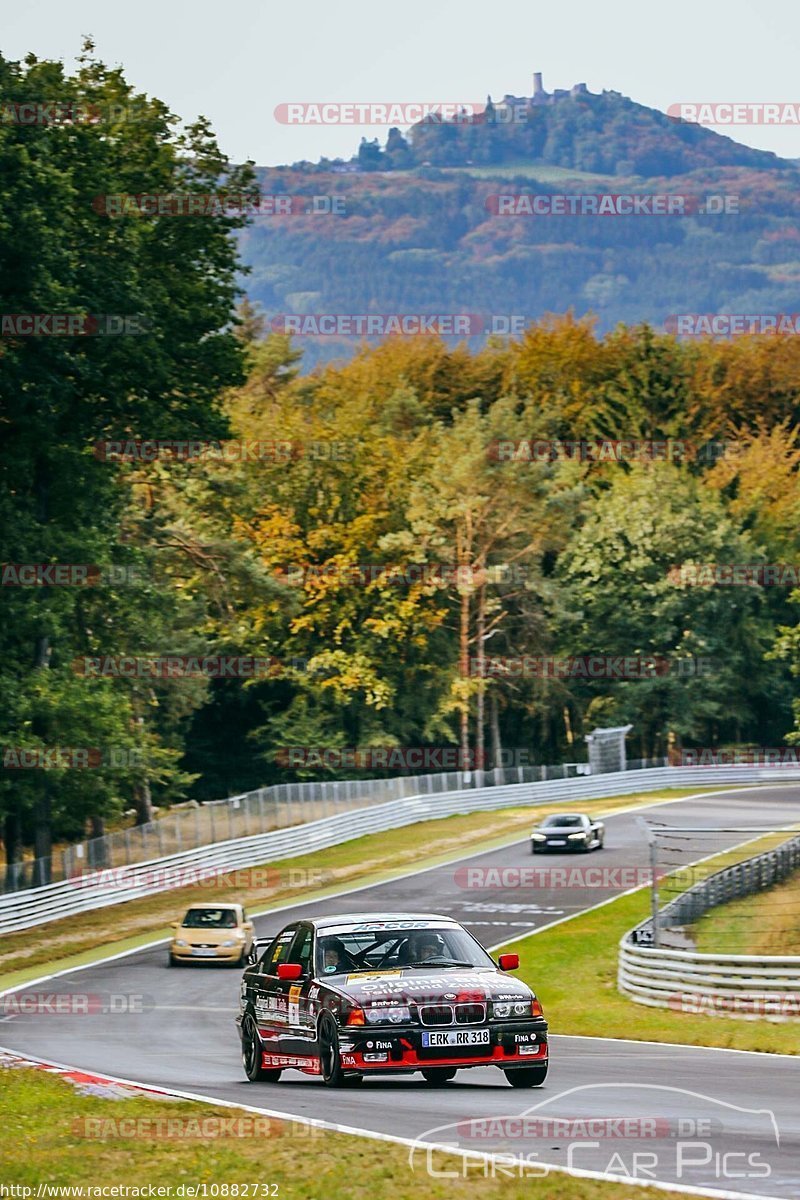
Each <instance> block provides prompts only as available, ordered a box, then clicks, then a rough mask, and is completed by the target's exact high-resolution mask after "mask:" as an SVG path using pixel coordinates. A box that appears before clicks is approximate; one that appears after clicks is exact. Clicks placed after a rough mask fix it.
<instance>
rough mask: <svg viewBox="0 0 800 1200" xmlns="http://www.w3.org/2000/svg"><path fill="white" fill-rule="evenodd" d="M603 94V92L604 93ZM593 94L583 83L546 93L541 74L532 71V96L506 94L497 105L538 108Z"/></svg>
mask: <svg viewBox="0 0 800 1200" xmlns="http://www.w3.org/2000/svg"><path fill="white" fill-rule="evenodd" d="M604 94H605V92H604ZM592 95H596V93H595V92H590V91H589V89H588V87H587V86H586V84H585V83H573V85H572V87H571V88H556V89H555V91H553V92H546V91H545V90H544V85H543V83H542V72H541V71H534V73H533V94H532V95H531V96H512V95H511V94H510V93H507V94H506V95H505V96H503V99H502V100H501V101H500V102H499V103H498V105H497V107H498V108H500V107H502V108H519V107H520V106H522V107H525V108H539V107H540V106H543V105H546V104H557V103H558V101H559V100H565V99H566V98H567V97H568V96H592ZM489 106H492V107H494V106H493V105H492V98H491V96H490V97H489V99H488V104H487V107H489Z"/></svg>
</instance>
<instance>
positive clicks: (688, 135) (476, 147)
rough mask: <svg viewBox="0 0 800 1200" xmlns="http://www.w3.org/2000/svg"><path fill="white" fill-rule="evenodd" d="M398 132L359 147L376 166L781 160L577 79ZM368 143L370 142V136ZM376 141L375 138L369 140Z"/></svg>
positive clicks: (631, 169) (670, 167)
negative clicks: (403, 134) (378, 147)
mask: <svg viewBox="0 0 800 1200" xmlns="http://www.w3.org/2000/svg"><path fill="white" fill-rule="evenodd" d="M398 135H399V131H395V132H394V133H393V134H392V135H391V136H390V138H389V139H388V142H387V146H386V148H385V149H384V150H383V151H382V152H381V154H380V157H378V156H376V155H375V154H374V150H372V151H371V152H366V153H365V152H364V151H362V153H361V156H360V157H361V160H362V165H366V166H367V167H373V166H374V167H375V168H377V169H384V170H386V169H409V168H410V167H413V166H422V165H423V164H424V163H429V164H430V165H432V166H464V165H466V164H468V163H471V164H474V165H476V166H480V165H487V166H488V165H497V166H501V165H503V164H507V163H518V162H520V161H526V162H529V163H541V164H548V165H551V166H558V167H572V168H575V169H577V170H579V171H589V172H598V173H601V174H604V175H624V176H629V175H645V176H647V175H679V174H684V173H686V172H687V171H695V170H698V169H700V168H704V167H768V168H769V167H780V166H781V165H786V166H788V165H789V164H788V163H785V162H784V160H782V159H780V158H778V156H777V155H775V154H772V153H770V152H768V151H766V150H753V149H751V148H750V147H748V146H741V145H739V144H738V143H737V142H734V141H733V140H732V139H731V138H728V137H723V136H721V135H720V134H718V133H715V132H714V131H713V130H710V129H707V128H704V127H703V126H700V125H692V124H689V123H688V122H685V121H681V120H678V119H676V118H674V117H669V116H667V115H666V114H665V113H662V112H658V111H657V110H656V109H652V108H646V107H645V106H644V105H642V104H636V103H635V102H634V101H633V100H629V99H628V98H627V97H626V96H622V95H621V94H620V93H619V92H613V91H604V92H602V93H601V94H599V95H597V94H595V93H592V92H589V91H587V90H586V88H585V85H584V84H576V85H575V87H574V88H572V89H571V90H570V91H569V92H566V91H562V92H555V93H552V94H550V93H547V92H545V91H544V90H540V91H539V92H537V93H536V94H534V95H533V96H530V97H524V96H512V95H507V96H505V97H504V99H503V100H502V101H501V102H500V103H499V104H497V105H495V104H493V103H492V101H491V97H489V98H488V100H487V105H486V108H485V110H484V112H482V113H479V114H477V115H475V116H464V117H460V118H459V119H453V120H449V121H440V120H438V119H435V118H432V119H426V120H424V121H421V122H419V123H418V124H416V125H414V126H413V127H412V128H411V130H410V134H409V137H408V138H407V139H404V140H405V143H406V146H407V150H408V153H407V154H406V153H404V152H403V146H402V142H401V140H400V138H399V136H398ZM367 145H370V144H369V143H367ZM371 145H372V146H373V147H374V141H373V143H372V144H371Z"/></svg>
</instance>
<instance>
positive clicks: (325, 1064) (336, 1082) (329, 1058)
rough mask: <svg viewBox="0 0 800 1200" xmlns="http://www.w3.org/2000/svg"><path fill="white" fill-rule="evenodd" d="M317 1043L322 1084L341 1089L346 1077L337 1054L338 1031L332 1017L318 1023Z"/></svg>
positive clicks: (326, 1017)
mask: <svg viewBox="0 0 800 1200" xmlns="http://www.w3.org/2000/svg"><path fill="white" fill-rule="evenodd" d="M317 1041H318V1045H319V1066H320V1072H321V1074H322V1082H323V1083H324V1084H325V1086H326V1087H331V1088H335V1087H343V1086H344V1084H345V1080H346V1076H345V1073H344V1069H343V1067H342V1056H341V1054H340V1052H339V1030H338V1029H337V1028H336V1023H335V1021H334V1020H333V1018H332V1017H330V1016H327V1015H325V1016H323V1018H322V1020H321V1021H320V1023H319V1031H318V1035H317Z"/></svg>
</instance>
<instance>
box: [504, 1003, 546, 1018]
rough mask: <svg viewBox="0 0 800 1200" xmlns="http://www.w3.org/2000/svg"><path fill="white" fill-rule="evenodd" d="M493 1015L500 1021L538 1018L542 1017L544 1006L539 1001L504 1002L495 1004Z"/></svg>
mask: <svg viewBox="0 0 800 1200" xmlns="http://www.w3.org/2000/svg"><path fill="white" fill-rule="evenodd" d="M492 1013H493V1015H494V1016H495V1017H497V1018H499V1019H500V1020H503V1019H508V1018H509V1017H538V1016H541V1013H542V1006H541V1004H539V1001H538V1000H510V1001H505V1000H503V1001H501V1002H495V1004H494V1005H493V1006H492Z"/></svg>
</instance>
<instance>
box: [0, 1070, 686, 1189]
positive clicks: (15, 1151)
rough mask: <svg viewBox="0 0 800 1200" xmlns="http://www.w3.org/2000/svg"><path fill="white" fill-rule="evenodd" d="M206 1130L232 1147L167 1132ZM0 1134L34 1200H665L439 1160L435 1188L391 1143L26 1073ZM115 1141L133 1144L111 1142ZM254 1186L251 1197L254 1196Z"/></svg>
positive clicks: (10, 1177)
mask: <svg viewBox="0 0 800 1200" xmlns="http://www.w3.org/2000/svg"><path fill="white" fill-rule="evenodd" d="M215 1118H219V1119H220V1120H221V1121H224V1122H227V1123H228V1126H227V1128H228V1129H232V1130H237V1131H239V1133H238V1136H237V1135H236V1134H234V1136H230V1135H229V1136H225V1137H219V1138H209V1137H206V1138H202V1137H201V1136H198V1134H197V1133H196V1132H195V1133H194V1136H193V1137H189V1136H182V1135H181V1134H178V1133H176V1132H175V1131H176V1130H177V1129H179V1128H180V1129H181V1130H185V1131H186V1133H187V1134H188V1132H189V1131H190V1130H192V1129H194V1130H197V1129H198V1128H199V1129H204V1130H208V1129H209V1128H212V1127H213V1126H210V1125H209V1121H211V1122H214V1119H215ZM232 1119H233V1126H231V1121H232ZM239 1121H241V1124H237V1122H239ZM170 1122H171V1123H172V1124H171V1126H170V1124H169V1123H170ZM178 1122H179V1123H180V1124H177V1123H178ZM257 1122H258V1124H257ZM157 1123H159V1124H157ZM0 1125H1V1128H2V1133H0V1179H1V1180H2V1181H3V1183H5V1184H15V1185H17V1187H20V1186H27V1187H30V1188H32V1193H31V1194H32V1195H34V1196H35V1194H36V1189H37V1187H38V1185H40V1184H42V1183H45V1184H46V1183H50V1184H53V1185H56V1186H58V1185H61V1186H69V1185H72V1186H83V1187H89V1186H90V1187H111V1186H114V1185H115V1184H116V1185H119V1184H121V1183H124V1184H128V1185H130V1186H131V1187H134V1186H135V1187H139V1188H142V1187H143V1188H144V1189H145V1191H144V1193H140V1194H144V1195H146V1194H147V1191H146V1189H147V1185H148V1184H151V1185H154V1186H156V1187H159V1186H160V1187H168V1188H170V1189H171V1191H170V1192H169V1193H167V1196H169V1195H172V1196H173V1197H175V1196H179V1195H180V1194H181V1193H179V1192H178V1191H177V1188H178V1187H180V1185H181V1184H183V1185H185V1189H186V1190H185V1191H184V1193H183V1194H184V1195H186V1194H191V1193H188V1189H189V1188H190V1187H191V1186H192V1185H194V1186H197V1185H202V1184H205V1185H206V1188H207V1191H206V1195H211V1194H212V1188H213V1187H214V1185H217V1189H218V1190H217V1191H216V1193H214V1194H216V1195H217V1196H220V1195H227V1196H232V1195H234V1194H235V1193H234V1192H233V1191H232V1190H229V1191H227V1192H223V1190H222V1188H223V1187H224V1185H229V1186H230V1187H231V1188H232V1186H233V1185H239V1191H238V1195H239V1197H242V1196H243V1195H245V1194H246V1195H248V1196H249V1197H250V1198H251V1200H252V1198H253V1197H255V1198H256V1200H265V1198H266V1197H269V1196H277V1197H278V1200H313V1198H315V1197H320V1196H322V1195H324V1196H327V1197H333V1198H334V1200H335V1198H336V1197H347V1200H373V1198H374V1197H376V1196H386V1195H391V1196H392V1200H418V1197H419V1195H420V1189H422V1191H423V1193H424V1195H425V1196H426V1197H428V1198H429V1200H445V1198H446V1200H523V1198H524V1200H620V1198H621V1197H623V1196H624V1197H627V1198H630V1197H636V1198H637V1200H659V1198H663V1196H664V1193H663V1192H660V1191H656V1190H654V1189H652V1188H642V1189H639V1188H636V1189H635V1190H632V1189H630V1188H628V1187H622V1186H621V1185H619V1184H617V1183H613V1182H610V1183H604V1182H599V1181H597V1182H596V1181H594V1180H586V1179H572V1178H570V1177H569V1176H566V1175H563V1174H560V1173H553V1174H551V1175H548V1176H546V1177H545V1178H531V1177H527V1178H523V1179H511V1178H497V1179H491V1178H485V1177H484V1175H483V1167H482V1166H481V1167H479V1165H478V1164H477V1163H474V1164H473V1165H472V1166H471V1167H469V1168H468V1169H467V1171H466V1177H464V1175H463V1174H462V1172H463V1171H464V1167H463V1165H462V1161H461V1160H459V1159H457V1158H455V1157H454V1156H452V1155H445V1154H434V1155H432V1160H433V1167H434V1169H435V1170H436V1171H438V1172H441V1173H444V1172H445V1171H449V1172H455V1173H456V1177H455V1178H453V1177H452V1176H451V1177H449V1178H441V1177H438V1178H437V1177H435V1176H430V1175H428V1174H427V1173H426V1170H425V1163H426V1157H427V1156H426V1155H425V1154H418V1155H417V1156H415V1157H416V1159H418V1161H419V1165H418V1167H417V1169H416V1170H414V1171H412V1170H411V1167H410V1166H409V1151H408V1148H407V1147H404V1146H398V1145H393V1144H392V1143H390V1142H375V1141H368V1140H367V1139H364V1138H359V1137H355V1136H352V1135H348V1134H343V1133H333V1132H329V1131H328V1130H321V1129H319V1128H315V1129H313V1130H309V1128H308V1127H307V1126H304V1125H302V1124H300V1123H299V1122H294V1121H278V1120H275V1119H274V1118H264V1117H257V1116H256V1114H254V1113H247V1112H243V1111H242V1110H240V1109H230V1108H221V1107H217V1106H216V1105H214V1104H198V1103H194V1102H190V1101H174V1100H163V1101H162V1100H159V1099H148V1098H141V1099H140V1098H138V1097H137V1098H135V1099H126V1100H116V1101H115V1102H114V1103H110V1102H109V1101H108V1100H105V1099H100V1098H98V1097H96V1096H81V1095H77V1094H76V1093H75V1092H74V1091H73V1088H72V1086H71V1085H70V1084H69V1083H67V1082H66V1081H65V1080H63V1079H59V1078H56V1077H53V1076H50V1075H45V1074H43V1073H42V1072H40V1071H35V1070H30V1069H19V1070H6V1071H4V1072H3V1087H2V1094H0ZM159 1127H160V1128H161V1129H162V1130H167V1129H169V1128H172V1130H173V1133H172V1136H163V1134H162V1136H160V1137H159V1136H153V1132H152V1131H153V1130H154V1129H158V1128H159ZM118 1131H122V1132H125V1133H128V1134H133V1136H128V1137H119V1136H115V1134H116V1133H117V1132H118ZM143 1131H147V1132H143ZM245 1131H247V1133H246V1135H243V1134H245ZM251 1131H252V1132H251ZM256 1131H257V1132H256ZM87 1132H88V1133H89V1135H90V1136H86V1135H87ZM137 1135H138V1136H137ZM458 1176H461V1177H458ZM246 1181H251V1182H250V1190H249V1192H248V1193H244V1192H243V1190H242V1185H243V1183H245V1182H246ZM253 1184H257V1185H258V1190H257V1191H254V1190H253ZM270 1185H277V1186H276V1188H274V1189H273V1187H271V1186H270ZM131 1194H133V1193H131ZM195 1194H196V1195H197V1194H199V1195H202V1192H199V1193H195Z"/></svg>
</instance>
